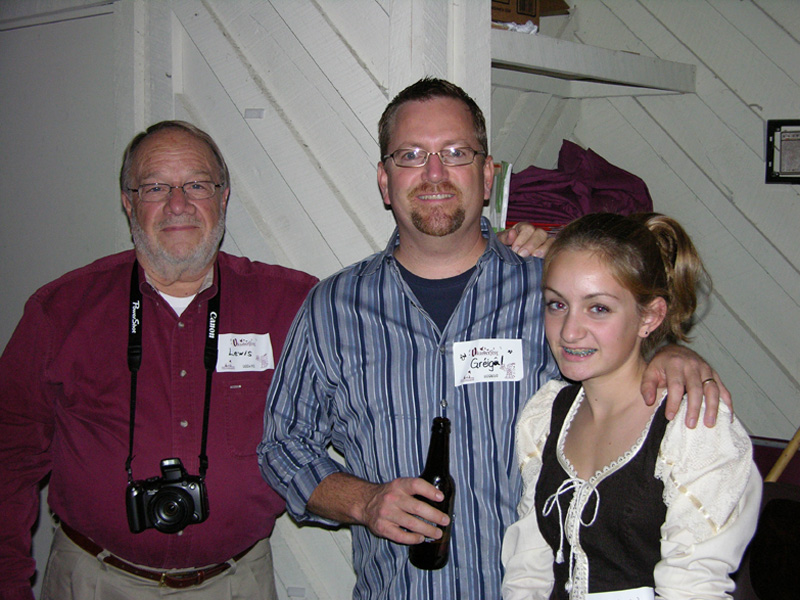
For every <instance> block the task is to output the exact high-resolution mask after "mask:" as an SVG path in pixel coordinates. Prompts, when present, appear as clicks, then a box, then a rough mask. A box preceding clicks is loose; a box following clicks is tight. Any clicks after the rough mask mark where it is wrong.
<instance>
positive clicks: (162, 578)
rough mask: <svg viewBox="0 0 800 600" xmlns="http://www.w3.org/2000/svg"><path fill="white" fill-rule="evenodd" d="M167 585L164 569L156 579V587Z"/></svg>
mask: <svg viewBox="0 0 800 600" xmlns="http://www.w3.org/2000/svg"><path fill="white" fill-rule="evenodd" d="M166 586H167V573H166V571H164V572H163V573H161V579H160V580H159V581H158V587H166Z"/></svg>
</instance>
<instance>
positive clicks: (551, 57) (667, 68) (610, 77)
mask: <svg viewBox="0 0 800 600" xmlns="http://www.w3.org/2000/svg"><path fill="white" fill-rule="evenodd" d="M491 48H492V66H493V67H495V68H503V69H507V70H510V71H514V70H517V71H523V72H527V73H537V74H544V75H550V76H554V77H563V78H565V79H570V80H588V81H597V82H602V83H615V84H624V85H628V86H634V87H642V88H654V89H659V90H670V91H674V92H689V93H692V92H694V89H695V88H694V78H695V66H694V65H689V64H684V63H677V62H672V61H666V60H661V59H659V58H654V57H652V56H641V55H638V54H632V53H630V52H622V51H618V50H607V49H605V48H597V47H594V46H587V45H585V44H578V43H575V42H570V41H568V40H559V39H555V38H549V37H547V36H543V35H529V34H523V33H517V32H513V31H505V30H502V29H492V30H491Z"/></svg>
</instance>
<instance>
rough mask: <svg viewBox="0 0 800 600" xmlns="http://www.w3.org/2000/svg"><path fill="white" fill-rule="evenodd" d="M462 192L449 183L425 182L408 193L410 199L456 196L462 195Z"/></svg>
mask: <svg viewBox="0 0 800 600" xmlns="http://www.w3.org/2000/svg"><path fill="white" fill-rule="evenodd" d="M460 193H461V191H460V190H459V189H458V188H457V187H456V186H455V185H453V184H452V183H451V182H449V181H443V182H441V183H429V182H424V183H420V184H419V185H417V186H415V187H414V188H412V189H411V191H410V192H409V193H408V195H409V197H410V198H413V197H415V196H419V195H423V194H455V195H460Z"/></svg>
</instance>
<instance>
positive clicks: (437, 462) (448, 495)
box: [408, 417, 456, 570]
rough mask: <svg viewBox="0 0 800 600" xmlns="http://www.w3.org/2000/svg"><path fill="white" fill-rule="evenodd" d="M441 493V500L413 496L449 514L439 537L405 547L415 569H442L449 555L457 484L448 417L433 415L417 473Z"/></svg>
mask: <svg viewBox="0 0 800 600" xmlns="http://www.w3.org/2000/svg"><path fill="white" fill-rule="evenodd" d="M420 478H421V479H424V480H425V481H427V482H428V483H430V484H431V485H433V486H434V487H435V488H436V489H438V490H439V491H440V492H442V494H444V499H443V500H442V501H441V502H434V501H432V500H428V499H427V498H423V497H422V496H416V498H417V499H418V500H422V501H423V502H427V503H428V504H430V505H431V506H433V507H434V508H436V509H437V510H440V511H442V512H443V513H445V514H446V515H447V516H448V517H450V524H449V525H448V526H447V527H439V528H440V529H442V537H441V538H439V539H438V540H434V539H426V540H425V541H424V542H422V543H421V544H416V545H415V546H411V547H410V548H409V549H408V559H409V561H411V564H412V565H414V566H415V567H417V568H418V569H428V570H433V569H441V568H442V567H443V566H445V565H446V564H447V559H448V558H449V557H450V529H451V527H452V526H453V521H452V518H453V500H454V499H455V495H456V484H455V482H454V481H453V478H452V476H451V475H450V420H449V419H446V418H444V417H436V418H435V419H434V420H433V427H432V428H431V441H430V444H429V446H428V458H427V460H426V461H425V468H424V469H423V470H422V474H421V475H420Z"/></svg>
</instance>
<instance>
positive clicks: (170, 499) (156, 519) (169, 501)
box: [148, 488, 194, 533]
mask: <svg viewBox="0 0 800 600" xmlns="http://www.w3.org/2000/svg"><path fill="white" fill-rule="evenodd" d="M193 506H194V503H193V502H192V498H191V496H189V494H187V493H186V492H185V491H184V490H182V489H180V488H168V489H164V490H160V491H159V492H158V493H157V494H155V495H154V496H153V497H152V498H151V499H150V504H149V506H148V508H149V510H150V520H151V521H152V523H153V527H155V528H156V529H158V530H159V531H162V532H164V533H176V532H178V531H181V530H182V529H184V528H186V526H187V525H189V524H190V523H191V522H192V514H193Z"/></svg>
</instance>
